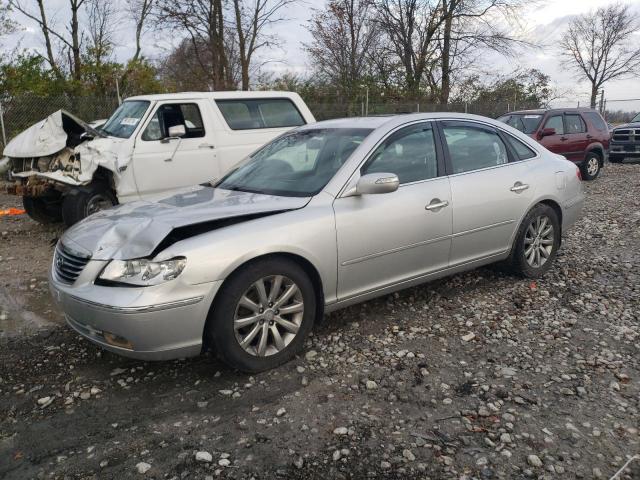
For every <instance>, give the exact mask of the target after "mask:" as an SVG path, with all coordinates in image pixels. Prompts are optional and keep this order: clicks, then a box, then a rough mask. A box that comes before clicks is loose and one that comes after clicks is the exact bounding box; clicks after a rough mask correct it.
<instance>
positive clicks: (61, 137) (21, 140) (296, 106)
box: [3, 91, 315, 225]
mask: <svg viewBox="0 0 640 480" xmlns="http://www.w3.org/2000/svg"><path fill="white" fill-rule="evenodd" d="M312 122H315V119H314V118H313V115H312V114H311V112H310V111H309V109H308V108H307V106H306V105H305V103H304V102H303V101H302V99H301V98H300V96H298V94H296V93H290V92H266V91H258V92H193V93H191V92H190V93H174V94H164V95H143V96H138V97H131V98H128V99H127V100H126V101H125V102H123V103H122V104H121V105H120V107H118V109H117V110H116V111H115V112H114V113H113V115H112V116H111V117H110V118H109V119H108V120H107V121H106V123H104V124H103V125H102V126H101V127H100V128H98V129H94V128H92V127H90V126H89V125H88V124H86V123H84V122H83V121H81V120H79V119H77V118H76V117H74V116H73V115H71V114H69V113H67V112H65V111H62V110H60V111H57V112H55V113H54V114H52V115H51V116H49V117H47V118H46V119H44V120H42V121H41V122H39V123H37V124H36V125H33V126H32V127H30V128H28V129H27V130H25V131H24V132H22V133H20V134H19V135H17V136H16V137H15V138H14V139H13V140H11V141H10V142H9V143H8V144H7V146H6V148H5V149H4V152H3V154H4V156H5V157H8V159H9V160H8V163H9V165H8V168H9V170H10V173H9V178H10V180H11V181H12V183H11V185H10V186H9V189H8V190H9V193H13V194H16V195H21V196H22V198H23V203H24V207H25V210H26V211H27V213H28V214H29V215H30V216H31V217H32V218H33V219H35V220H37V221H40V222H45V223H46V222H53V221H60V220H63V221H64V223H65V224H66V225H72V224H74V223H76V222H77V221H79V220H81V219H82V218H84V217H86V216H88V215H90V214H92V213H94V212H96V211H98V210H101V209H104V208H108V207H110V206H112V205H115V204H117V203H126V202H130V201H133V200H141V199H145V200H155V199H159V198H160V197H164V196H167V193H171V191H172V190H178V189H180V188H183V187H186V186H191V185H196V184H199V183H204V182H207V181H211V180H214V179H216V178H218V177H220V176H221V175H222V174H223V173H224V172H226V171H227V170H229V169H230V168H231V167H233V166H234V165H235V164H237V163H238V162H239V161H240V160H242V159H243V158H244V157H246V156H247V155H249V154H250V153H251V152H252V151H254V150H256V149H257V148H258V147H260V146H262V145H264V144H265V143H267V142H269V141H270V140H272V139H273V138H275V137H277V136H278V135H281V134H282V133H284V132H286V131H287V130H289V129H291V128H294V127H297V126H300V125H304V124H307V123H312Z"/></svg>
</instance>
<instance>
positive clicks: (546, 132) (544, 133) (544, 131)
mask: <svg viewBox="0 0 640 480" xmlns="http://www.w3.org/2000/svg"><path fill="white" fill-rule="evenodd" d="M555 134H556V129H555V128H543V129H542V131H541V132H540V133H539V134H538V137H539V138H544V137H548V136H549V135H555Z"/></svg>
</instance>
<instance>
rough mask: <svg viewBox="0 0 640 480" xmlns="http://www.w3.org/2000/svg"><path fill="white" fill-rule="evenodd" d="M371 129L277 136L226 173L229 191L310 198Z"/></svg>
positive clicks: (225, 185) (220, 185) (224, 182)
mask: <svg viewBox="0 0 640 480" xmlns="http://www.w3.org/2000/svg"><path fill="white" fill-rule="evenodd" d="M369 133H371V130H370V129H364V128H323V129H314V130H302V131H296V132H293V133H289V134H286V135H284V136H282V137H279V138H276V139H275V140H274V141H273V142H271V143H269V144H267V145H266V146H265V147H263V148H262V149H260V150H258V151H257V152H256V153H254V154H253V156H251V157H249V158H248V159H247V160H246V161H245V162H243V163H242V164H241V165H239V166H238V167H237V168H236V169H235V170H232V171H231V172H230V173H229V174H228V175H227V176H225V177H224V178H223V179H222V180H221V181H220V182H218V184H217V185H216V187H218V188H224V189H227V190H240V191H243V192H253V193H263V194H267V195H280V196H285V197H310V196H313V195H315V194H317V193H319V192H320V190H322V189H323V188H324V186H325V185H326V184H327V183H328V182H329V180H331V178H332V177H333V176H334V175H335V174H336V172H337V171H338V170H339V169H340V167H341V166H342V165H344V163H345V162H346V161H347V159H348V158H349V156H350V155H351V153H353V151H354V150H355V149H356V148H358V146H359V145H360V144H361V143H362V141H363V140H364V139H365V137H366V136H367V135H369Z"/></svg>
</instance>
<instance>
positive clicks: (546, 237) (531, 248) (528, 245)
mask: <svg viewBox="0 0 640 480" xmlns="http://www.w3.org/2000/svg"><path fill="white" fill-rule="evenodd" d="M554 243H555V232H554V229H553V224H552V223H551V221H550V219H549V217H547V216H546V215H540V216H538V217H536V218H534V219H533V221H532V222H531V223H530V224H529V227H528V228H527V232H526V234H525V236H524V257H525V259H526V261H527V263H528V264H529V265H530V266H532V267H533V268H540V267H542V266H543V265H544V264H545V263H546V262H547V260H548V259H549V257H550V256H551V253H552V252H553V245H554Z"/></svg>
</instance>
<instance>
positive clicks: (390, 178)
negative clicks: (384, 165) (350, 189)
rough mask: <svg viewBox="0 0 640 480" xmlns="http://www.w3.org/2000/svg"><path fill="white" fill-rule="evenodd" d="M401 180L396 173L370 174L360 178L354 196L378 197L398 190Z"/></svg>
mask: <svg viewBox="0 0 640 480" xmlns="http://www.w3.org/2000/svg"><path fill="white" fill-rule="evenodd" d="M399 186H400V179H399V178H398V176H397V175H396V174H395V173H369V174H366V175H363V176H362V177H360V180H358V183H357V184H356V188H355V192H354V193H353V194H354V195H376V194H379V193H391V192H395V191H396V190H398V187H399Z"/></svg>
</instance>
